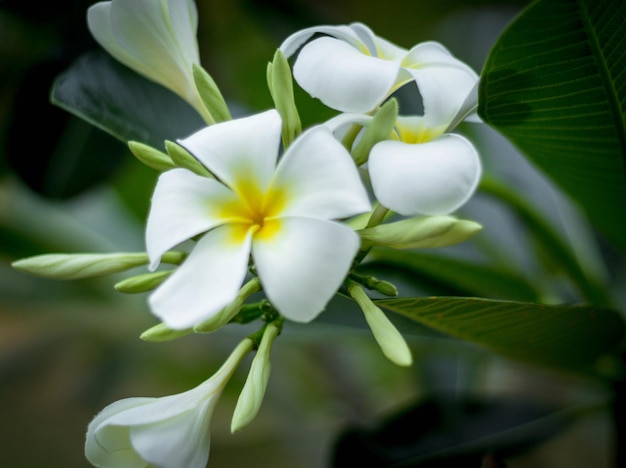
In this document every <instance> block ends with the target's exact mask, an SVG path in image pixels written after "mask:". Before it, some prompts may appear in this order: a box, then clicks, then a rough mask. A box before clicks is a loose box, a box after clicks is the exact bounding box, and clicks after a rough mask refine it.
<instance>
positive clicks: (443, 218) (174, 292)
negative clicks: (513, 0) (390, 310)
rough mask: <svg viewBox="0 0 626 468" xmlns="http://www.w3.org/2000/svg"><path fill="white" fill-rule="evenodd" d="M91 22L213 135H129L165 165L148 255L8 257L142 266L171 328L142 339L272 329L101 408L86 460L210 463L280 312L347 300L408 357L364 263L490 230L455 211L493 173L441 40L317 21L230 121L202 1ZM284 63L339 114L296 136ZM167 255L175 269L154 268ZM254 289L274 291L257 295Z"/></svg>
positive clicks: (388, 287)
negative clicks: (166, 390)
mask: <svg viewBox="0 0 626 468" xmlns="http://www.w3.org/2000/svg"><path fill="white" fill-rule="evenodd" d="M88 24H89V28H90V30H91V32H92V34H93V36H94V37H95V38H96V40H97V41H98V42H99V43H100V44H101V45H102V47H104V49H106V50H107V51H108V52H109V53H110V54H111V55H112V56H113V57H115V58H116V59H118V60H119V61H120V62H122V63H124V64H125V65H127V66H128V67H130V68H132V69H134V70H135V71H137V72H138V73H140V74H143V75H144V76H146V77H147V78H149V79H151V80H153V81H155V82H157V83H159V84H161V85H163V86H165V87H167V88H169V89H170V90H172V91H173V92H175V93H177V94H178V95H180V97H182V98H183V99H185V100H186V101H187V102H188V103H189V104H190V105H191V106H193V107H194V108H195V109H196V110H197V111H198V113H199V114H200V115H201V116H202V117H203V118H204V120H205V121H206V123H207V127H205V128H204V129H202V130H200V131H198V132H196V133H194V134H192V135H190V136H187V135H181V139H179V140H177V142H166V149H167V152H166V153H164V152H161V151H160V150H158V149H155V148H151V147H149V146H147V145H145V144H143V143H141V142H129V145H130V148H131V150H132V152H133V154H135V155H136V156H137V157H138V158H139V159H140V160H141V161H142V162H144V163H146V164H148V165H149V166H151V167H153V168H156V169H158V170H160V171H162V173H161V175H160V177H159V179H158V182H157V184H156V187H155V189H154V195H153V197H152V204H151V209H150V213H149V216H148V220H147V227H146V251H147V252H146V254H143V253H142V254H106V255H96V254H84V255H80V254H79V255H62V254H56V255H46V256H40V257H33V258H29V259H24V260H21V261H18V262H15V264H14V266H15V267H16V268H19V269H22V270H25V271H28V272H31V273H35V274H39V275H43V276H51V277H57V278H68V279H71V278H79V277H85V276H91V275H96V274H107V273H113V272H118V271H124V270H127V269H129V268H132V267H135V266H137V265H148V268H149V269H150V270H151V271H152V273H146V274H143V275H139V276H135V277H131V278H128V279H127V280H124V281H122V282H121V283H118V284H117V285H116V288H117V289H119V290H121V291H126V292H138V291H152V292H151V294H150V296H149V305H150V308H151V310H152V312H153V313H154V315H155V316H156V317H158V318H159V319H160V320H161V322H162V323H159V324H158V325H156V326H155V327H153V328H151V329H149V330H147V331H146V332H144V334H143V335H142V338H143V339H145V340H152V341H166V340H169V339H174V338H178V337H180V336H183V335H186V334H188V333H193V332H200V333H207V332H213V331H215V330H217V329H219V328H220V327H222V326H225V325H226V324H228V323H233V322H238V323H249V322H252V321H254V320H259V321H260V322H261V323H262V327H261V328H260V330H259V332H258V333H256V334H254V335H252V336H250V337H248V338H246V339H245V340H244V341H243V342H242V343H241V344H240V345H239V346H238V347H237V348H236V349H235V351H234V352H233V354H232V355H231V357H230V358H229V359H228V360H227V361H226V362H225V364H224V365H223V367H222V368H221V369H220V370H219V371H218V372H217V373H216V374H215V375H213V377H211V378H210V379H209V380H207V381H206V382H204V383H202V384H201V385H199V386H198V387H196V388H194V389H192V390H189V391H187V392H184V393H181V394H178V395H172V396H167V397H164V398H131V399H126V400H122V401H118V402H117V403H114V404H112V405H110V406H108V407H107V408H105V409H104V410H103V411H102V412H101V413H100V414H99V415H98V416H97V417H96V418H95V419H94V420H93V421H92V422H91V424H90V425H89V429H88V432H87V442H86V455H87V458H88V459H89V460H90V461H91V462H92V463H93V464H94V465H96V466H137V467H141V466H147V465H149V464H150V465H154V466H161V467H177V466H186V467H202V466H205V464H206V461H207V459H208V456H209V435H208V434H209V431H208V426H209V420H210V417H211V413H212V411H213V408H214V407H215V404H216V402H217V399H218V398H219V395H220V393H221V392H222V390H223V388H224V386H225V385H226V382H227V381H228V379H229V377H230V376H231V375H232V373H233V372H234V370H235V369H236V368H237V367H238V365H239V363H240V362H241V360H242V358H243V357H244V356H245V355H246V354H247V353H248V352H250V351H252V350H254V349H256V350H257V354H256V357H255V359H254V361H253V364H252V368H251V370H250V374H249V376H248V379H247V382H246V384H245V386H244V388H243V390H242V393H241V396H240V399H239V402H238V404H237V407H236V409H235V413H234V417H233V423H232V429H233V431H236V430H239V429H241V428H243V427H244V426H245V425H246V424H248V423H249V422H250V421H251V420H252V419H253V418H254V416H255V414H256V413H257V412H258V410H259V407H260V405H261V402H262V399H263V395H264V392H265V386H266V384H267V380H268V378H269V368H270V367H269V354H270V349H271V345H272V342H273V341H274V339H275V338H276V337H277V336H278V335H279V333H280V332H281V329H282V325H283V322H284V320H285V319H287V320H291V321H296V322H310V321H312V320H313V319H315V318H316V317H317V316H318V314H320V313H321V312H322V311H323V310H324V308H325V307H326V305H327V304H328V303H329V301H330V300H331V299H332V298H333V297H334V296H335V295H336V294H337V293H338V292H343V293H344V294H346V295H348V296H349V297H351V298H352V299H353V300H354V301H355V302H356V303H357V304H358V305H359V306H360V307H361V309H362V310H363V313H364V314H365V318H366V320H367V323H368V324H369V325H370V327H371V330H372V332H373V335H374V337H375V339H376V340H377V342H378V343H379V345H380V347H381V349H382V351H383V353H384V354H385V355H386V356H387V357H388V358H389V359H390V360H392V361H393V362H395V363H396V364H398V365H404V366H406V365H410V364H411V362H412V358H411V352H410V349H409V347H408V345H407V343H406V342H405V341H404V339H403V338H402V336H401V335H400V333H399V332H398V331H397V330H396V328H395V327H394V326H393V324H392V323H391V322H390V321H389V319H388V318H387V317H386V315H385V314H384V313H383V312H382V310H381V309H379V308H378V307H377V306H376V304H375V303H374V302H373V301H372V300H371V299H370V297H369V296H368V295H367V294H366V293H365V291H364V288H367V289H371V290H375V291H377V292H379V293H382V294H386V295H395V294H397V291H396V289H395V287H394V286H393V285H392V284H390V283H388V282H385V281H380V280H377V279H376V278H373V277H364V276H362V275H359V274H358V273H356V272H355V267H356V266H357V265H358V264H359V263H360V262H361V261H362V260H363V259H364V258H365V257H366V255H367V254H368V252H369V250H370V249H371V248H373V247H387V248H396V249H407V248H424V247H441V246H446V245H452V244H455V243H459V242H462V241H464V240H466V239H468V238H469V237H471V236H472V235H474V234H475V233H476V232H477V231H478V230H479V229H480V226H479V225H477V224H476V223H473V222H471V221H467V220H461V219H457V218H456V217H453V216H450V213H452V212H454V211H455V210H457V209H458V208H459V207H461V206H462V205H463V204H464V203H465V202H466V201H467V200H468V199H469V198H470V196H471V195H472V193H473V192H474V190H475V189H476V186H477V184H478V181H479V178H480V174H481V165H480V159H479V156H478V153H477V151H476V150H475V148H474V146H473V145H472V143H471V142H470V141H468V140H467V139H466V138H464V137H462V136H460V135H458V134H455V133H452V131H453V130H454V128H455V127H456V125H457V124H458V123H459V122H460V121H462V120H464V119H468V120H477V118H476V116H475V114H474V111H475V108H476V104H477V103H476V94H475V87H476V84H477V81H478V77H477V75H476V73H474V72H473V71H472V70H471V69H470V68H469V67H468V66H467V65H465V64H464V63H462V62H461V61H459V60H458V59H456V58H454V57H453V56H452V55H451V54H450V52H448V50H446V49H445V48H444V47H443V46H441V45H440V44H438V43H434V42H426V43H422V44H418V45H416V46H415V47H413V48H412V49H410V50H407V49H403V48H400V47H398V46H396V45H394V44H392V43H391V42H389V41H387V40H385V39H383V38H380V37H378V36H376V35H375V34H374V33H373V32H372V31H371V30H370V29H369V28H368V27H367V26H365V25H363V24H358V23H354V24H351V25H348V26H319V27H314V28H309V29H305V30H302V31H299V32H296V33H295V34H293V35H291V36H290V37H288V38H287V39H286V40H285V41H284V42H283V44H282V45H281V46H280V48H279V49H278V50H277V52H276V55H275V56H274V59H273V61H272V62H271V63H270V65H269V68H268V74H267V75H268V87H269V91H270V93H271V95H272V98H273V100H274V103H275V107H276V108H275V109H272V110H267V111H265V112H261V113H258V114H253V115H249V116H247V117H244V118H239V119H235V120H233V119H231V118H230V112H229V110H228V106H227V104H226V101H225V100H224V99H223V97H222V95H221V93H220V91H219V89H218V87H217V85H216V84H215V83H214V82H213V80H212V79H211V77H210V76H209V75H208V73H207V72H206V71H205V70H204V69H202V67H201V66H200V64H199V55H198V46H197V43H196V40H195V33H196V29H197V24H198V18H197V12H196V9H195V5H194V4H193V2H192V1H191V0H112V1H109V2H101V3H98V4H96V5H94V6H92V7H91V8H90V9H89V11H88ZM290 58H293V77H294V78H295V81H296V82H297V83H298V85H299V86H300V87H302V88H303V89H304V90H305V91H306V92H308V93H309V94H310V95H311V96H313V97H315V98H319V99H320V100H321V101H322V102H323V103H324V104H325V105H326V106H328V107H330V108H332V109H335V110H337V111H339V113H338V115H337V116H336V117H334V118H333V119H331V120H330V121H327V122H320V123H319V125H316V126H313V127H311V128H308V129H306V130H304V131H302V129H301V126H300V118H299V115H298V110H297V107H296V105H295V101H294V98H293V88H292V74H291V67H290V65H289V62H288V59H290ZM402 86H411V87H413V88H414V99H415V100H416V101H418V100H421V103H422V107H423V114H421V115H406V116H405V115H398V105H397V103H396V101H395V99H393V96H392V95H393V93H394V92H395V91H396V90H397V89H399V88H400V87H402ZM281 142H282V145H281ZM281 148H282V150H281ZM364 175H365V177H364ZM393 213H396V217H395V218H394V217H392V216H391V215H392V214H393ZM390 220H391V221H390ZM182 246H185V247H182ZM188 246H191V247H188ZM172 249H178V250H172ZM161 263H170V264H173V265H176V268H174V269H173V270H167V271H155V270H157V268H158V267H159V265H160V264H161ZM258 292H262V293H263V294H264V299H262V300H260V301H257V302H251V301H250V296H251V295H252V294H253V293H258Z"/></svg>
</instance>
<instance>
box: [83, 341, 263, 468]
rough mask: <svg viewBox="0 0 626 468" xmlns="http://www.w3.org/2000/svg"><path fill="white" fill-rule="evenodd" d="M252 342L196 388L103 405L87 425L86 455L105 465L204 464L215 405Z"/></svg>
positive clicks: (171, 467) (174, 467)
mask: <svg viewBox="0 0 626 468" xmlns="http://www.w3.org/2000/svg"><path fill="white" fill-rule="evenodd" d="M252 347H253V343H252V340H250V339H245V340H244V341H242V342H241V343H240V344H239V346H237V348H235V350H234V351H233V353H232V354H231V355H230V357H229V358H228V359H227V360H226V362H225V363H224V364H223V365H222V367H221V368H220V369H219V370H218V371H217V372H216V373H215V374H214V375H213V376H212V377H211V378H210V379H209V380H207V381H205V382H204V383H202V384H200V385H199V386H198V387H196V388H194V389H191V390H188V391H186V392H183V393H179V394H176V395H170V396H166V397H162V398H127V399H124V400H120V401H117V402H115V403H113V404H111V405H109V406H107V407H106V408H104V409H103V410H102V411H101V412H100V413H99V414H98V415H97V416H96V417H95V418H94V419H93V421H91V423H90V424H89V426H88V428H87V439H86V442H85V455H86V457H87V459H88V460H89V461H90V462H91V463H92V464H93V465H94V466H98V467H103V468H108V467H111V468H118V467H125V468H145V467H148V466H158V467H160V468H180V467H183V466H184V467H185V468H204V467H206V464H207V460H208V458H209V449H210V442H211V440H210V433H209V423H210V421H211V416H212V414H213V410H214V408H215V405H216V404H217V401H218V399H219V397H220V395H221V393H222V390H224V387H225V386H226V383H227V382H228V380H229V379H230V377H231V375H232V374H233V372H234V370H235V369H236V368H237V366H238V365H239V363H240V362H241V360H242V359H243V357H244V356H245V355H246V354H248V352H250V351H251V350H252Z"/></svg>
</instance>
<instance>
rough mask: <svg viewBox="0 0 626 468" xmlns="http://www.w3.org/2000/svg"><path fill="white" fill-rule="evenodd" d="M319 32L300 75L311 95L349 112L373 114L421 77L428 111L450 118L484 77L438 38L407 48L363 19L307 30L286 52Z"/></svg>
mask: <svg viewBox="0 0 626 468" xmlns="http://www.w3.org/2000/svg"><path fill="white" fill-rule="evenodd" d="M315 34H322V35H324V36H322V37H319V38H314V39H313V40H312V41H311V42H309V43H308V44H306V45H304V47H302V49H301V50H300V52H299V54H298V57H297V59H296V62H295V64H294V67H293V72H294V78H295V79H296V81H297V82H298V84H299V85H300V86H301V87H302V88H303V89H304V90H305V91H307V92H308V93H309V94H310V95H311V96H313V97H316V98H319V99H320V100H321V101H322V102H323V103H324V104H326V105H327V106H329V107H331V108H333V109H337V110H340V111H343V112H363V113H365V112H369V111H371V110H373V109H374V108H375V107H376V106H377V105H379V104H380V103H381V102H382V101H383V100H384V99H385V98H387V97H388V96H389V95H390V94H391V93H393V92H394V91H395V90H397V89H398V88H400V87H401V86H403V85H405V84H407V83H409V82H411V81H415V82H416V84H417V87H418V89H419V92H420V94H421V96H422V102H423V105H424V109H425V113H426V114H430V115H431V116H432V117H434V118H435V119H436V120H447V119H449V118H451V116H452V115H454V114H456V113H457V111H458V109H459V108H460V106H461V105H462V103H463V100H464V99H465V97H466V96H467V95H468V93H469V92H470V90H471V89H472V88H473V87H474V86H475V84H476V82H477V81H478V76H477V75H476V73H475V72H474V71H473V70H472V69H471V68H470V67H468V66H467V65H466V64H465V63H463V62H461V61H460V60H458V59H456V58H454V57H453V56H452V55H451V54H450V52H449V51H448V50H447V49H446V48H445V47H444V46H442V45H441V44H439V43H437V42H423V43H421V44H418V45H416V46H414V47H413V48H412V49H410V50H408V49H403V48H401V47H398V46H396V45H395V44H392V43H391V42H389V41H387V40H385V39H383V38H381V37H378V36H376V35H375V34H374V33H373V32H372V31H371V30H370V29H369V28H368V27H367V26H365V25H364V24H361V23H352V24H350V25H348V26H317V27H312V28H307V29H303V30H302V31H298V32H296V33H294V34H292V35H291V36H289V37H288V38H287V39H286V40H285V41H284V42H283V43H282V45H281V50H282V52H283V53H284V54H285V56H287V57H289V56H291V55H293V54H294V53H296V51H297V50H298V49H299V48H300V47H301V46H302V45H303V44H305V43H306V42H307V41H308V40H309V39H311V38H312V37H313V36H314V35H315ZM435 113H436V114H437V115H435Z"/></svg>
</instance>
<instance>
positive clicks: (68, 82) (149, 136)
mask: <svg viewBox="0 0 626 468" xmlns="http://www.w3.org/2000/svg"><path fill="white" fill-rule="evenodd" d="M52 102H53V103H54V104H56V105H58V106H60V107H62V108H64V109H66V110H67V111H69V112H71V113H73V114H75V115H77V116H79V117H81V118H82V119H84V120H86V121H88V122H90V123H91V124H93V125H95V126H97V127H99V128H101V129H103V130H105V131H107V132H109V133H111V134H112V135H113V136H115V137H116V138H119V139H120V140H122V141H124V142H127V141H129V140H136V141H139V142H141V143H145V144H148V145H150V146H154V147H156V148H163V142H164V141H165V140H176V139H177V138H183V137H185V136H188V135H189V134H190V133H193V132H194V131H196V130H198V129H199V128H202V127H203V126H204V125H205V124H204V122H203V121H202V118H201V117H200V115H198V114H197V113H196V111H195V110H194V109H193V108H192V107H191V106H189V104H187V103H186V102H185V101H183V100H182V99H181V98H179V97H178V96H176V95H175V94H174V93H172V92H171V91H169V90H167V89H165V88H163V87H162V86H160V85H157V84H155V83H153V82H152V81H149V80H147V79H146V78H143V77H142V76H139V75H138V74H136V73H135V72H133V71H131V70H130V69H128V68H126V67H124V66H123V65H121V64H119V63H118V62H116V61H115V60H113V59H112V58H111V57H110V56H109V55H108V54H106V53H105V52H103V51H100V50H97V51H93V52H89V53H86V54H84V55H83V56H81V57H80V58H79V59H78V60H77V61H76V62H75V63H74V64H73V65H72V66H71V67H70V68H69V69H68V70H67V71H65V72H64V73H62V74H61V75H60V76H59V77H58V78H57V80H56V81H55V84H54V88H53V90H52Z"/></svg>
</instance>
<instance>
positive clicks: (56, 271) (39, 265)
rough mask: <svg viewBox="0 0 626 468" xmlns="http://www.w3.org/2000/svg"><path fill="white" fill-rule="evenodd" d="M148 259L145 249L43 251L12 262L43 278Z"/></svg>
mask: <svg viewBox="0 0 626 468" xmlns="http://www.w3.org/2000/svg"><path fill="white" fill-rule="evenodd" d="M183 255H184V254H181V253H179V252H168V253H166V254H165V255H163V261H164V262H167V263H178V262H180V261H182V259H183V258H184V257H183ZM179 257H180V258H179ZM178 258H179V259H178ZM177 259H178V260H177ZM148 262H149V260H148V255H147V254H145V253H112V254H94V253H82V254H45V255H37V256H35V257H28V258H23V259H21V260H16V261H15V262H13V263H12V264H11V266H12V267H13V268H15V269H16V270H20V271H23V272H25V273H29V274H31V275H35V276H41V277H43V278H54V279H62V280H74V279H82V278H93V277H96V276H104V275H110V274H113V273H119V272H122V271H126V270H130V269H131V268H135V267H138V266H141V265H146V264H148Z"/></svg>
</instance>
